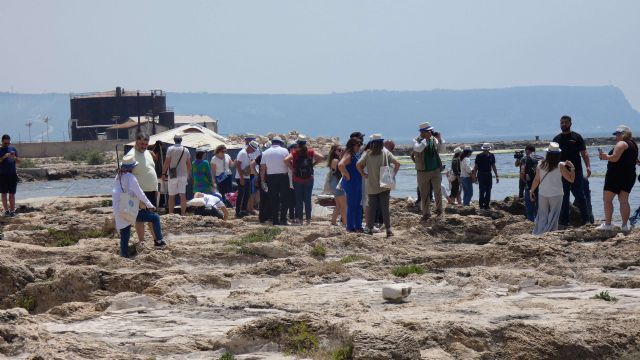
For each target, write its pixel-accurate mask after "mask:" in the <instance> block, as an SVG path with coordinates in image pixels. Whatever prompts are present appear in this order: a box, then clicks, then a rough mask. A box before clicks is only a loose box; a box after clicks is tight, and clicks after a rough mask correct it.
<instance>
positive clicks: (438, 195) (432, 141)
mask: <svg viewBox="0 0 640 360" xmlns="http://www.w3.org/2000/svg"><path fill="white" fill-rule="evenodd" d="M418 129H419V131H420V136H418V137H417V138H416V139H414V140H413V155H414V159H415V160H414V161H415V164H416V170H417V172H418V189H419V190H420V200H421V206H422V219H423V220H428V219H429V218H430V217H431V197H430V196H429V192H430V191H432V190H433V193H434V196H435V200H436V214H437V215H438V216H442V214H443V212H442V187H441V186H442V174H441V173H440V171H441V170H442V159H440V152H442V151H444V150H445V146H444V140H443V139H442V135H440V133H439V132H437V131H434V128H433V126H431V124H429V123H428V122H425V123H422V124H420V126H419V127H418Z"/></svg>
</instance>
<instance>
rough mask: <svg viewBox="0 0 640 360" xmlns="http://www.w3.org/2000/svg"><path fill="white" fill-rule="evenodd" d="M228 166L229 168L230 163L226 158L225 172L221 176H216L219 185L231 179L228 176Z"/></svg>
mask: <svg viewBox="0 0 640 360" xmlns="http://www.w3.org/2000/svg"><path fill="white" fill-rule="evenodd" d="M228 166H229V161H227V157H226V156H225V157H224V170H223V171H222V173H221V174H220V175H216V182H217V183H218V184H219V183H221V182H223V181H225V180H227V178H228V177H229V174H227V171H228V169H229V168H228Z"/></svg>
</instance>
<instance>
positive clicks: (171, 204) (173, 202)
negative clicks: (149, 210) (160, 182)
mask: <svg viewBox="0 0 640 360" xmlns="http://www.w3.org/2000/svg"><path fill="white" fill-rule="evenodd" d="M175 207H176V196H175V195H169V214H173V209H174V208H175Z"/></svg>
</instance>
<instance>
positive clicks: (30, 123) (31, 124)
mask: <svg viewBox="0 0 640 360" xmlns="http://www.w3.org/2000/svg"><path fill="white" fill-rule="evenodd" d="M24 125H25V126H26V127H28V128H29V142H31V126H33V121H28V122H27V123H26V124H24Z"/></svg>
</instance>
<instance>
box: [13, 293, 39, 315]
mask: <svg viewBox="0 0 640 360" xmlns="http://www.w3.org/2000/svg"><path fill="white" fill-rule="evenodd" d="M13 303H14V305H15V306H17V307H21V308H23V309H26V310H27V311H33V310H35V308H36V299H34V298H33V296H31V295H21V296H19V297H18V298H16V299H15V300H14V302H13Z"/></svg>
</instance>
